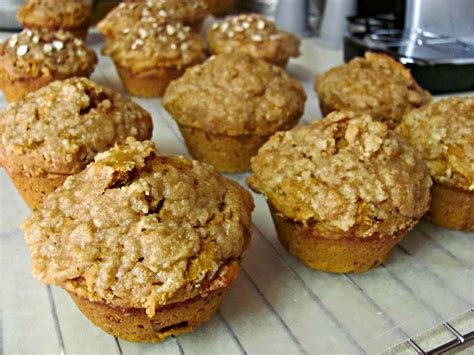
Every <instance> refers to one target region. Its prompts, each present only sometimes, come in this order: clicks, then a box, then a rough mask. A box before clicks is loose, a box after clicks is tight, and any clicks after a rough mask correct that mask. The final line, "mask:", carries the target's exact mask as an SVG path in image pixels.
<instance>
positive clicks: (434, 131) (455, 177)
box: [397, 96, 474, 191]
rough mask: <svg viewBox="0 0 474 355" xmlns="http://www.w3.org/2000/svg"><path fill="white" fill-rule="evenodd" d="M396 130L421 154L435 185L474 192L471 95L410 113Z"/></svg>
mask: <svg viewBox="0 0 474 355" xmlns="http://www.w3.org/2000/svg"><path fill="white" fill-rule="evenodd" d="M397 131H398V132H399V133H400V134H401V135H403V136H404V137H406V139H408V140H409V141H410V143H411V144H412V145H413V146H414V147H415V148H416V149H417V150H418V151H419V152H421V154H422V156H423V159H424V160H425V161H426V164H427V165H428V168H429V170H430V174H431V177H432V178H433V180H434V181H435V182H438V183H441V184H444V185H447V186H451V187H458V188H461V189H464V190H470V191H474V96H469V97H451V98H448V99H443V100H439V101H437V102H433V103H431V104H429V105H426V106H424V107H421V108H419V109H416V110H412V111H410V112H408V113H406V114H405V116H404V117H403V120H402V122H401V123H400V126H399V127H398V128H397Z"/></svg>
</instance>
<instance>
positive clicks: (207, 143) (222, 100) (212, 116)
mask: <svg viewBox="0 0 474 355" xmlns="http://www.w3.org/2000/svg"><path fill="white" fill-rule="evenodd" d="M305 100H306V94H305V92H304V89H303V86H302V85H301V84H300V83H299V82H298V81H297V80H295V79H292V78H291V77H290V76H289V75H288V74H287V73H286V72H285V71H284V70H283V69H281V68H278V67H276V66H273V65H271V64H269V63H267V62H265V61H263V60H260V59H256V58H253V57H251V56H250V55H248V54H245V53H239V52H234V53H227V54H220V55H217V56H215V57H212V58H211V59H209V60H208V61H207V62H206V63H204V64H202V65H198V66H195V67H193V68H191V69H189V70H187V71H186V73H185V74H184V75H183V76H182V77H181V78H180V79H178V80H176V81H173V82H172V83H171V84H170V86H169V87H168V89H167V90H166V93H165V96H164V98H163V102H162V103H163V106H164V107H165V108H166V109H167V110H168V111H169V113H170V114H171V116H173V118H174V119H175V120H176V121H177V122H178V125H179V128H180V130H181V133H182V134H183V137H184V139H185V141H186V145H187V147H188V150H189V152H190V153H191V155H192V156H193V157H194V158H196V159H198V160H200V161H204V162H206V163H210V164H212V165H214V166H215V167H216V168H217V169H218V170H219V171H221V172H227V173H233V172H239V171H245V170H249V169H250V158H251V157H252V156H254V155H255V154H257V151H258V148H260V146H261V145H262V144H263V143H265V142H266V141H267V140H268V138H269V137H270V136H271V135H272V134H273V133H275V132H276V131H281V130H285V129H289V128H291V127H293V126H295V125H296V124H297V122H298V120H299V119H300V117H301V115H302V114H303V111H304V104H305Z"/></svg>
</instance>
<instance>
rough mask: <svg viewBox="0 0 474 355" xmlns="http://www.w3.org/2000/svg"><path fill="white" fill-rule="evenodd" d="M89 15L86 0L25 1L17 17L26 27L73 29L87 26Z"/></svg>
mask: <svg viewBox="0 0 474 355" xmlns="http://www.w3.org/2000/svg"><path fill="white" fill-rule="evenodd" d="M91 13H92V7H91V5H90V2H89V1H88V0H61V1H58V0H26V1H25V3H24V4H23V5H22V6H21V7H20V8H19V9H18V12H17V17H18V21H20V23H22V24H24V25H28V26H38V27H43V26H44V27H53V28H75V27H81V26H84V25H87V24H88V23H89V19H90V16H91Z"/></svg>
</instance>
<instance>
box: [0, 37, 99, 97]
mask: <svg viewBox="0 0 474 355" xmlns="http://www.w3.org/2000/svg"><path fill="white" fill-rule="evenodd" d="M96 64H97V55H96V54H95V52H94V51H93V50H92V49H90V48H89V47H87V45H86V44H85V43H84V41H83V40H81V39H79V38H76V37H74V36H73V35H72V34H71V33H69V32H64V31H57V32H50V31H47V30H30V29H28V30H23V31H22V32H20V33H19V34H15V35H13V36H12V37H10V38H8V39H7V40H5V41H4V42H3V43H2V44H1V45H0V88H1V89H2V90H3V93H4V95H5V98H6V99H7V100H8V101H10V102H13V101H18V100H21V99H22V98H23V97H25V95H26V94H28V93H30V92H33V91H35V90H38V89H39V88H41V87H43V86H45V85H47V84H49V83H50V82H52V81H55V80H64V79H67V78H71V77H74V76H83V77H89V76H90V75H91V74H92V72H93V71H94V69H95V66H96Z"/></svg>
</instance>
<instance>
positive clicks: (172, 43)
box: [103, 21, 206, 72]
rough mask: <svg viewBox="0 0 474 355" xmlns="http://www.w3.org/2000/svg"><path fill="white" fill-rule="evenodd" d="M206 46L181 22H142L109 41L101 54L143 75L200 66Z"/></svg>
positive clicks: (200, 38) (198, 36) (199, 37)
mask: <svg viewBox="0 0 474 355" xmlns="http://www.w3.org/2000/svg"><path fill="white" fill-rule="evenodd" d="M205 46H206V45H205V43H204V40H203V38H202V37H201V36H200V35H199V34H197V33H195V32H193V31H191V28H190V27H188V26H184V25H182V24H181V23H178V22H176V23H171V22H170V23H156V22H155V23H151V22H143V21H141V22H137V23H136V24H135V25H134V26H132V27H131V28H129V29H128V30H127V31H125V33H122V34H120V35H117V36H116V37H114V40H113V41H109V42H108V43H107V44H106V45H105V46H104V48H103V53H104V54H106V55H110V56H112V57H113V59H114V61H115V62H116V63H117V64H119V65H121V66H124V67H126V68H130V69H131V70H132V71H133V72H143V71H147V70H149V69H153V68H156V67H178V68H180V67H183V66H184V67H185V66H189V65H192V64H195V63H200V62H202V61H203V60H204V59H205V57H206V55H205Z"/></svg>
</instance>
